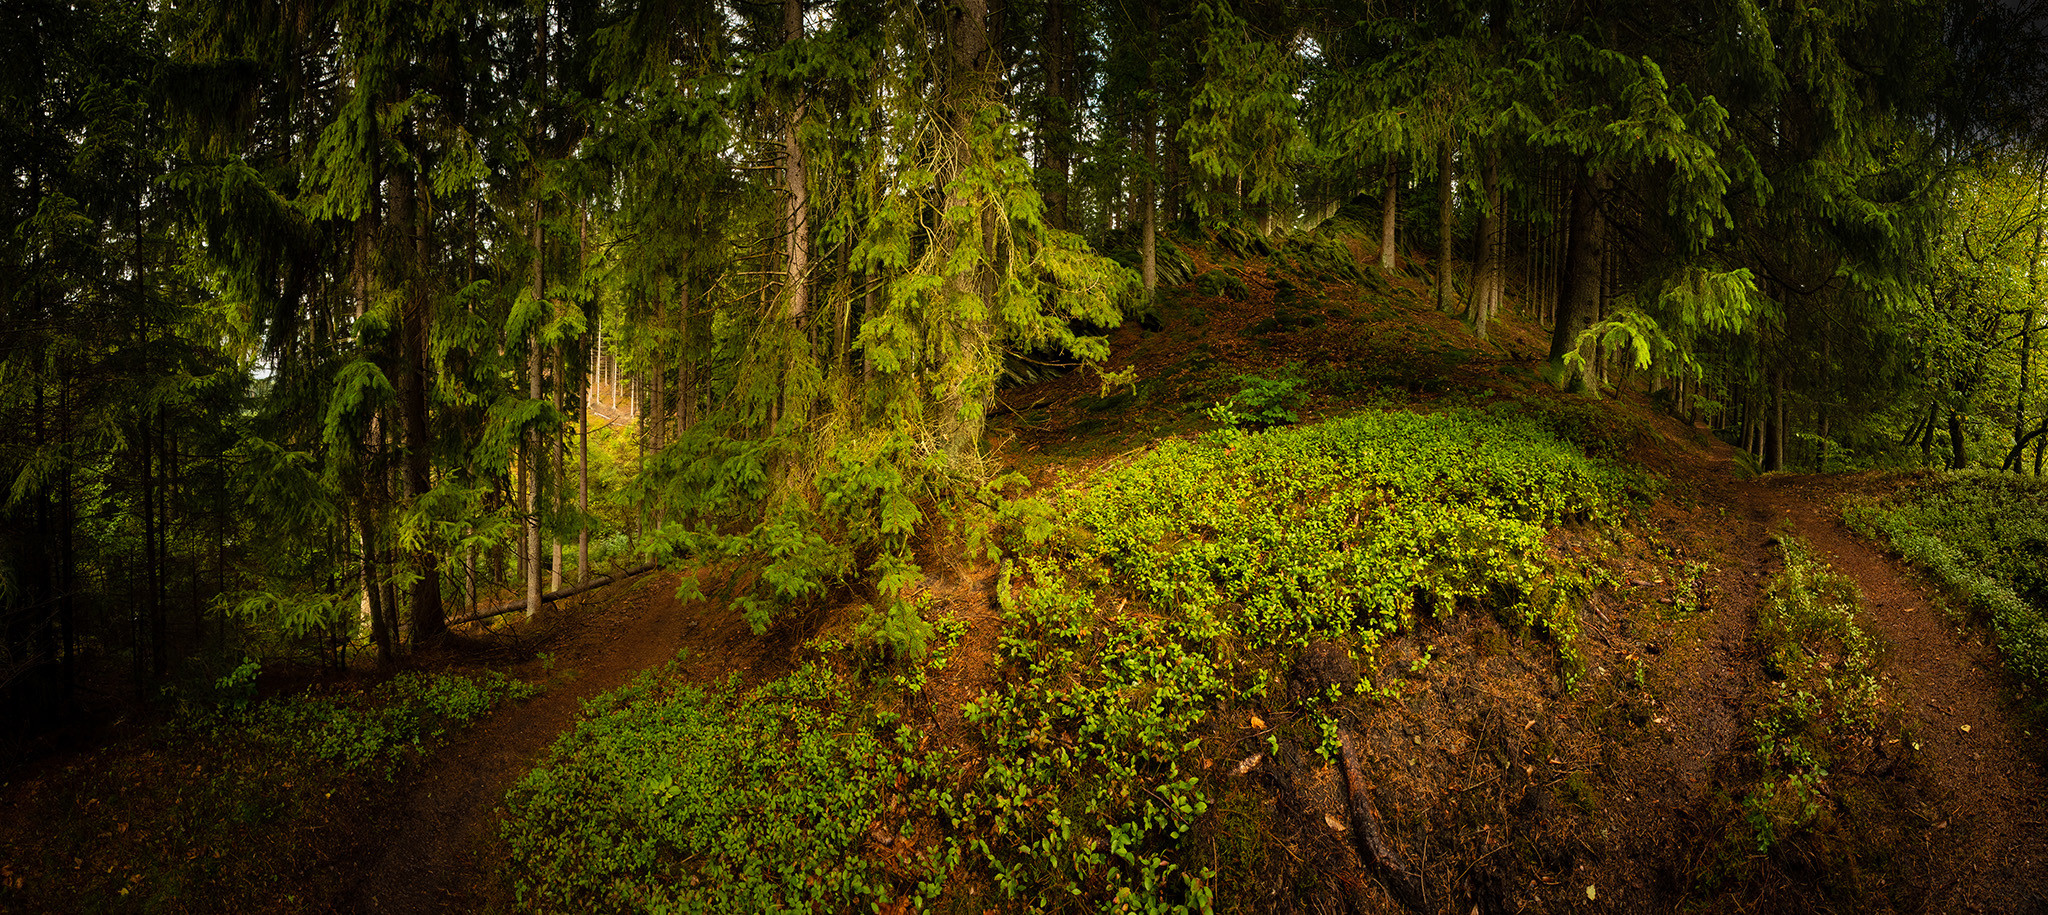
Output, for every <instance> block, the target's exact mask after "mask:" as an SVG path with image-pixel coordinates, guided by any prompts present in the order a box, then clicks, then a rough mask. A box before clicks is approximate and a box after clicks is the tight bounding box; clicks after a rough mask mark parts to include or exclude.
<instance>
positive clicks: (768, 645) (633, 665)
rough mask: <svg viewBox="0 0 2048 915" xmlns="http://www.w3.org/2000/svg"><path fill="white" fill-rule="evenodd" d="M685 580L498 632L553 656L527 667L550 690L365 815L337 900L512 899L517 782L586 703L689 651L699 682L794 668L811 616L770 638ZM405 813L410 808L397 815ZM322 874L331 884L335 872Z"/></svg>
mask: <svg viewBox="0 0 2048 915" xmlns="http://www.w3.org/2000/svg"><path fill="white" fill-rule="evenodd" d="M680 583H681V576H679V575H677V574H675V573H667V572H656V573H651V574H649V575H645V576H642V577H640V578H638V579H634V580H632V581H629V582H626V583H622V584H619V585H613V586H610V587H607V588H602V589H599V590H597V591H594V592H590V593H589V594H587V595H584V596H582V597H581V598H580V599H579V600H577V601H574V602H569V603H565V604H564V605H562V606H560V607H554V608H549V609H546V610H543V611H542V612H541V613H540V614H539V615H538V616H537V618H536V619H535V620H534V621H533V623H531V624H520V625H518V626H516V627H511V628H510V630H509V631H505V632H500V633H495V634H492V635H490V636H487V638H489V639H491V640H493V641H496V642H500V643H510V644H511V645H513V646H516V647H517V648H519V649H520V650H522V651H525V652H533V653H545V654H547V655H548V657H549V658H550V659H551V661H552V672H550V671H548V670H547V669H546V668H547V666H548V665H547V663H546V662H543V661H542V660H540V659H539V658H538V654H536V659H535V660H533V661H529V662H527V663H525V664H524V665H522V666H521V667H520V668H519V669H518V670H516V671H515V674H517V675H520V676H525V677H529V678H533V679H539V678H542V677H548V678H549V679H550V682H551V685H550V688H549V689H548V690H547V691H546V692H544V693H542V694H541V695H539V696H536V697H534V698H533V699H530V700H528V701H526V702H524V703H521V704H520V705H518V706H517V707H514V708H508V709H504V710H501V711H499V712H497V713H495V714H493V715H492V716H491V717H490V718H489V719H488V720H486V721H485V722H484V723H483V724H481V725H478V726H477V727H476V728H474V729H472V730H471V731H468V732H466V733H465V734H463V735H462V736H460V737H458V738H457V739H456V741H455V742H454V743H453V744H451V745H450V746H448V747H446V748H444V749H443V750H441V751H440V752H438V753H436V754H434V756H433V757H432V758H430V759H429V760H428V761H427V763H426V765H425V767H424V769H422V770H421V771H418V772H416V773H413V774H412V775H411V776H410V777H407V778H406V780H405V785H404V787H403V789H402V790H401V791H400V793H399V795H398V797H397V798H395V799H394V800H393V801H392V802H391V803H390V804H389V805H388V806H386V807H384V808H383V809H380V810H375V811H362V812H361V814H360V819H359V821H358V823H357V825H356V826H355V827H354V841H353V843H352V845H351V847H349V848H348V849H346V850H345V851H343V852H342V853H341V854H339V855H337V856H336V860H335V863H334V868H335V870H336V871H337V872H338V873H337V874H336V875H335V878H336V879H334V881H333V882H337V883H338V884H339V885H341V886H342V887H344V889H343V890H342V893H341V895H340V897H339V898H338V899H336V900H334V901H333V903H332V907H333V908H334V909H335V910H338V911H360V912H474V911H506V910H510V909H511V908H512V900H511V899H510V897H509V896H508V895H507V893H508V888H507V886H506V881H505V880H503V879H500V875H501V874H502V869H501V867H500V865H499V862H500V861H502V860H504V857H505V845H504V842H503V840H502V839H500V838H499V836H498V823H499V815H500V813H501V810H500V804H501V803H502V801H503V799H504V797H505V792H506V791H507V790H508V789H510V788H511V787H512V785H513V783H515V782H516V781H518V780H519V778H520V777H521V776H523V775H525V774H526V773H527V771H529V770H530V769H532V768H533V767H534V765H535V764H537V763H538V762H539V761H540V759H541V757H542V756H543V755H544V754H545V753H546V752H547V749H548V747H549V745H550V744H552V743H553V741H554V739H555V738H556V737H557V736H559V735H561V734H562V733H563V732H565V731H567V730H569V729H571V728H573V727H574V726H575V724H576V720H577V717H578V715H579V714H580V711H581V704H582V702H583V701H584V700H586V699H589V698H591V697H592V696H595V695H598V694H599V693H602V692H605V691H607V690H611V689H614V688H616V687H618V686H621V685H623V684H625V683H626V682H627V681H629V680H630V679H632V678H633V677H634V676H636V675H637V674H639V673H640V672H641V671H648V670H656V671H658V670H660V669H661V668H662V666H663V665H664V664H666V663H667V662H669V661H671V660H677V659H678V656H679V654H680V661H679V662H678V663H679V668H680V672H681V673H682V675H683V676H685V677H687V678H688V679H690V680H691V681H693V682H700V683H708V682H714V681H720V680H723V679H724V678H725V677H726V676H727V675H728V674H730V673H732V672H735V671H737V672H740V673H741V675H742V677H743V678H745V679H746V680H748V681H749V682H754V681H757V680H761V679H767V678H771V677H773V676H775V675H777V674H778V673H780V672H783V671H786V670H787V669H789V667H790V663H791V658H792V657H793V656H794V653H795V650H796V647H797V645H798V643H800V641H801V639H800V638H798V637H797V633H798V632H799V631H800V630H801V629H802V628H803V626H804V624H805V622H806V621H804V620H791V621H789V622H787V623H786V624H784V625H779V626H777V627H776V628H775V629H773V630H771V631H770V632H769V633H768V635H766V636H760V637H757V636H755V635H754V634H753V631H752V630H751V629H750V628H749V627H748V626H747V624H746V622H745V621H744V620H742V619H740V617H739V615H738V614H737V613H736V612H735V611H733V610H732V609H731V608H730V605H729V604H727V603H725V602H722V601H720V602H714V601H708V600H706V601H693V602H689V603H684V602H680V601H677V600H676V598H675V592H676V588H677V586H678V585H679V584H680ZM393 811H403V814H402V815H392V812H393ZM319 882H322V883H327V882H330V881H329V880H328V879H322V880H321V881H319Z"/></svg>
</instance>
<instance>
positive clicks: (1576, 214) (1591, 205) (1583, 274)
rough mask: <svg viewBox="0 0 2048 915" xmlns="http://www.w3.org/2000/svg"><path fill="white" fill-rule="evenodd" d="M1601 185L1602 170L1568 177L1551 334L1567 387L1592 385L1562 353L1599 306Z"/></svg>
mask: <svg viewBox="0 0 2048 915" xmlns="http://www.w3.org/2000/svg"><path fill="white" fill-rule="evenodd" d="M1600 186H1601V176H1599V175H1597V174H1590V173H1584V174H1581V175H1579V176H1578V179H1577V180H1576V181H1575V182H1573V184H1572V190H1571V222H1570V228H1569V230H1568V231H1569V232H1570V237H1569V238H1567V239H1566V243H1565V251H1564V265H1563V268H1562V272H1561V275H1560V277H1559V281H1560V286H1561V288H1560V289H1559V290H1558V301H1557V319H1556V322H1555V323H1554V324H1553V325H1552V326H1551V334H1550V363H1551V368H1552V371H1553V372H1555V373H1556V377H1557V380H1558V382H1559V383H1560V384H1561V385H1562V386H1563V387H1565V388H1567V389H1574V388H1589V387H1591V386H1590V385H1589V384H1588V383H1587V379H1586V377H1585V375H1584V373H1583V371H1574V372H1570V373H1569V374H1568V373H1567V370H1566V369H1565V366H1564V357H1565V354H1567V353H1570V352H1572V351H1573V350H1574V349H1576V348H1577V347H1578V345H1579V334H1580V333H1582V332H1584V331H1585V329H1586V328H1588V327H1590V326H1592V323H1593V320H1594V318H1595V317H1596V316H1597V315H1598V314H1599V312H1600V297H1601V294H1600V287H1601V264H1602V262H1603V261H1604V260H1605V259H1606V258H1605V254H1606V252H1605V250H1604V249H1605V247H1606V245H1605V243H1604V242H1605V239H1604V235H1605V233H1604V232H1603V231H1602V229H1603V225H1602V222H1603V221H1602V220H1601V218H1600V200H1599V196H1600ZM1592 390H1594V391H1596V392H1597V390H1598V389H1597V388H1592Z"/></svg>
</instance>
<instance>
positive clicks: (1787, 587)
mask: <svg viewBox="0 0 2048 915" xmlns="http://www.w3.org/2000/svg"><path fill="white" fill-rule="evenodd" d="M1781 548H1782V551H1783V554H1784V557H1785V569H1784V571H1783V572H1782V573H1780V574H1779V576H1778V577H1777V578H1776V579H1775V580H1773V581H1772V582H1771V585H1770V588H1769V590H1768V591H1767V592H1766V593H1765V595H1764V602H1763V604H1762V605H1761V606H1760V607H1759V608H1758V610H1757V628H1756V640H1757V642H1758V643H1759V644H1760V645H1761V646H1762V648H1763V651H1764V673H1765V675H1766V676H1767V677H1768V678H1769V679H1770V680H1771V681H1772V682H1771V684H1770V685H1769V686H1768V687H1766V688H1765V690H1764V695H1765V696H1766V699H1765V704H1764V707H1763V709H1762V710H1761V712H1760V713H1759V714H1758V715H1757V717H1756V719H1755V723H1754V728H1755V735H1756V741H1757V748H1756V757H1757V762H1758V763H1759V765H1760V767H1761V770H1762V772H1763V775H1762V778H1761V779H1760V781H1759V782H1758V784H1757V785H1756V786H1755V788H1754V790H1753V791H1751V792H1750V793H1749V794H1748V796H1747V797H1746V798H1745V800H1744V802H1743V806H1744V811H1745V814H1746V820H1747V822H1748V826H1749V832H1750V838H1752V839H1753V840H1754V842H1755V845H1756V850H1757V851H1758V852H1760V853H1768V852H1769V851H1771V849H1772V848H1773V847H1774V846H1776V845H1779V844H1780V843H1783V842H1785V841H1787V840H1788V839H1790V838H1792V837H1794V836H1798V835H1800V834H1802V833H1805V832H1807V831H1809V830H1812V829H1814V828H1815V827H1816V826H1817V825H1821V821H1822V820H1823V819H1825V818H1827V817H1829V816H1831V815H1832V812H1833V807H1834V805H1833V803H1832V802H1831V801H1829V800H1828V798H1829V796H1830V786H1829V779H1830V770H1831V768H1833V767H1834V766H1835V762H1836V758H1837V757H1838V756H1840V755H1842V754H1843V753H1844V752H1845V751H1846V750H1847V749H1848V748H1849V747H1851V746H1856V745H1859V744H1862V745H1867V744H1868V743H1869V742H1870V741H1872V740H1874V739H1876V734H1877V727H1878V721H1877V717H1876V713H1877V709H1878V696H1877V669H1876V668H1877V650H1876V645H1875V643H1874V642H1872V640H1871V638H1870V636H1869V635H1868V634H1866V633H1865V632H1864V631H1863V629H1862V627H1861V626H1859V625H1857V623H1856V609H1857V607H1858V606H1859V605H1860V604H1861V602H1862V595H1861V593H1860V592H1858V591H1857V590H1856V585H1855V584H1854V583H1853V582H1851V581H1849V580H1848V579H1846V578H1844V577H1842V576H1841V575H1838V574H1836V573H1835V572H1834V571H1832V570H1831V569H1829V568H1828V566H1827V564H1826V563H1824V562H1821V561H1820V560H1819V559H1816V558H1815V557H1814V556H1813V554H1812V552H1811V550H1809V549H1808V547H1807V546H1806V545H1805V544H1804V543H1801V542H1799V541H1796V540H1783V541H1781Z"/></svg>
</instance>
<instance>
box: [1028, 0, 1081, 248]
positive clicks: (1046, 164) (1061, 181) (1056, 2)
mask: <svg viewBox="0 0 2048 915" xmlns="http://www.w3.org/2000/svg"><path fill="white" fill-rule="evenodd" d="M1043 37H1044V39H1045V65H1044V66H1045V109H1044V113H1043V115H1042V116H1041V117H1040V118H1039V121H1038V138H1037V139H1038V158H1039V163H1040V166H1039V167H1041V168H1043V169H1045V172H1046V180H1045V217H1046V222H1047V223H1050V224H1051V225H1052V227H1053V228H1055V229H1059V230H1061V231H1071V230H1072V229H1073V218H1072V215H1071V207H1070V206H1069V205H1068V194H1067V184H1068V181H1069V175H1070V174H1071V173H1072V170H1073V169H1072V156H1071V155H1070V153H1069V149H1070V148H1071V146H1072V143H1073V130H1072V127H1071V126H1070V125H1071V123H1072V120H1073V114H1072V113H1073V110H1074V103H1073V99H1072V98H1070V97H1069V95H1070V90H1069V88H1068V87H1069V84H1070V83H1071V82H1072V79H1071V78H1070V77H1069V74H1070V73H1071V72H1072V71H1073V70H1074V69H1076V66H1075V61H1074V60H1073V53H1074V52H1073V49H1072V48H1073V43H1072V42H1071V41H1070V40H1069V39H1068V26H1067V3H1066V0H1046V4H1045V34H1044V36H1043Z"/></svg>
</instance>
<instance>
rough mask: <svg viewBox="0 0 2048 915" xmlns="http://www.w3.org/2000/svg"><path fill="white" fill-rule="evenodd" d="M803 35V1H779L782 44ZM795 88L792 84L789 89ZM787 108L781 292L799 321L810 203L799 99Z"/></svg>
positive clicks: (805, 288)
mask: <svg viewBox="0 0 2048 915" xmlns="http://www.w3.org/2000/svg"><path fill="white" fill-rule="evenodd" d="M803 37H804V2H803V0H782V43H783V44H785V45H787V44H794V43H795V42H798V41H802V40H803ZM796 91H799V90H798V89H797V88H795V87H792V89H791V92H792V93H795V92H796ZM789 106H790V107H789V111H788V112H786V113H785V114H784V120H783V124H782V191H783V198H782V207H783V209H782V232H783V242H784V252H785V253H784V259H783V261H784V266H785V267H786V269H787V275H786V276H785V278H784V280H783V282H784V283H785V284H786V286H785V288H784V290H783V294H784V295H786V296H787V297H788V298H787V299H786V300H785V303H784V309H785V310H784V315H785V316H786V317H788V318H789V320H790V321H791V322H792V323H795V322H800V321H802V320H803V319H804V315H805V314H806V313H807V312H808V311H809V310H810V301H811V295H810V272H811V270H810V266H811V222H810V219H811V203H810V185H809V178H808V175H807V173H806V171H805V164H804V147H803V144H802V143H801V142H799V139H800V138H799V137H798V136H797V130H798V128H799V127H800V126H801V125H802V123H803V119H804V106H803V102H802V100H801V99H799V98H796V97H794V95H792V97H791V98H790V99H789Z"/></svg>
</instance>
